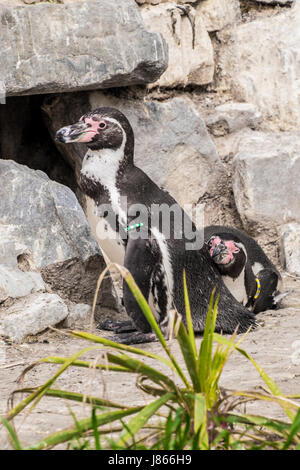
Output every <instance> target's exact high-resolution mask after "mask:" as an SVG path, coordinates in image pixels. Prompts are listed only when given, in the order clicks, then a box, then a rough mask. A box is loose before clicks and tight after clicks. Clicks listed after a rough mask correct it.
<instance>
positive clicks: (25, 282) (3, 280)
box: [0, 264, 45, 303]
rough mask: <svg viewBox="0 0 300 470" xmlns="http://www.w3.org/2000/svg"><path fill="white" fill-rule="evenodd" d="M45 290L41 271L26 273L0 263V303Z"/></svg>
mask: <svg viewBox="0 0 300 470" xmlns="http://www.w3.org/2000/svg"><path fill="white" fill-rule="evenodd" d="M44 290H45V284H44V282H43V279H42V276H41V275H40V274H39V273H34V272H28V273H24V272H23V271H21V270H20V269H12V268H11V267H8V266H4V265H2V264H0V303H1V302H4V301H5V300H7V299H9V298H12V299H16V298H18V297H24V296H26V295H29V294H32V293H34V292H39V291H44Z"/></svg>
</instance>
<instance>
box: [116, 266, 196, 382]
mask: <svg viewBox="0 0 300 470" xmlns="http://www.w3.org/2000/svg"><path fill="white" fill-rule="evenodd" d="M124 279H125V281H126V283H127V284H128V286H129V288H130V290H131V292H132V294H133V296H134V298H135V299H136V301H137V302H138V304H139V306H140V307H141V309H142V311H143V313H144V315H145V317H146V319H147V320H148V323H149V324H150V326H151V328H152V329H153V331H154V333H155V334H156V336H157V338H158V340H159V341H160V343H161V345H162V346H163V348H164V350H165V352H166V353H167V355H168V356H169V358H170V359H171V362H172V364H173V366H174V368H175V370H176V372H177V374H178V376H179V377H180V378H181V380H182V381H183V383H184V384H185V386H186V387H189V383H188V380H187V378H186V377H185V375H184V373H183V371H182V369H181V367H180V366H179V364H178V362H177V361H176V359H175V357H174V355H173V354H172V353H171V351H170V349H169V348H168V346H167V343H166V340H165V338H164V337H163V334H162V332H161V330H160V328H159V326H158V324H157V321H156V320H155V317H154V315H153V313H152V310H151V308H150V307H149V305H148V303H147V301H146V299H145V297H144V296H143V294H142V292H141V290H140V289H139V287H138V286H137V284H136V282H135V281H134V279H133V277H132V275H131V274H130V273H129V272H128V274H127V275H124Z"/></svg>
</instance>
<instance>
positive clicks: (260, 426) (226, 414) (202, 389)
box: [2, 266, 300, 450]
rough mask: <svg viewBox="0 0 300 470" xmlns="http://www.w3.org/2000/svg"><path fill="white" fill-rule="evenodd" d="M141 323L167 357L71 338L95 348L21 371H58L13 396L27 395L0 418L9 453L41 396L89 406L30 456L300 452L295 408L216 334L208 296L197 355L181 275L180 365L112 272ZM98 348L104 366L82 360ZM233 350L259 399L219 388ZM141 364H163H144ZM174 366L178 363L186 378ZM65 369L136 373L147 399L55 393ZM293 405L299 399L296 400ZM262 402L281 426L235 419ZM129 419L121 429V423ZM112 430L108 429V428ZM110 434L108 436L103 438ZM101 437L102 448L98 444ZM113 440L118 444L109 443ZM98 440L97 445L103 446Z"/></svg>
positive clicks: (299, 415)
mask: <svg viewBox="0 0 300 470" xmlns="http://www.w3.org/2000/svg"><path fill="white" fill-rule="evenodd" d="M117 268H118V269H119V270H120V272H121V274H122V276H123V277H124V279H125V281H126V282H127V284H128V285H129V287H130V289H131V291H132V293H133V295H134V296H135V298H136V300H137V301H138V303H139V305H140V307H141V309H142V311H143V313H144V315H145V317H146V318H147V320H148V322H149V323H150V325H151V327H152V329H153V331H154V332H155V333H156V335H157V338H158V341H159V342H160V343H161V346H162V348H163V351H164V353H165V355H166V356H163V355H158V354H154V353H152V352H149V351H147V350H143V349H139V348H136V347H132V346H127V345H122V344H118V343H115V342H113V341H110V340H109V339H106V338H100V337H99V336H96V335H93V334H89V333H85V332H80V331H73V332H70V333H69V334H70V335H72V336H74V337H77V338H82V339H85V340H86V341H87V342H91V343H93V346H89V347H87V348H85V349H83V350H81V351H79V352H77V353H76V354H74V355H73V356H72V357H70V358H63V357H47V358H44V359H41V360H40V361H37V362H36V363H35V364H32V365H31V366H30V367H28V368H27V369H25V371H24V372H23V377H24V376H25V375H26V373H27V372H28V371H29V370H30V369H32V368H33V367H36V366H37V365H38V364H42V363H43V364H45V363H50V364H58V365H60V368H59V369H58V371H57V372H56V374H55V375H54V376H53V377H52V378H50V379H49V380H48V381H47V382H46V383H45V384H43V385H41V386H40V387H36V388H22V389H21V390H17V391H16V392H15V393H20V392H22V393H26V394H28V396H27V397H26V398H25V399H24V400H22V401H21V402H20V403H19V404H18V405H16V406H15V407H13V408H12V409H11V410H10V411H9V412H8V413H7V415H6V416H5V418H3V419H2V423H3V425H4V426H6V428H7V430H8V432H9V435H10V436H11V442H12V445H13V446H14V448H18V449H20V448H21V444H20V442H19V439H18V436H17V433H16V432H15V430H14V428H13V426H12V425H11V424H10V422H11V421H12V420H13V418H14V417H15V416H17V415H19V414H20V413H21V412H22V411H23V410H24V409H25V408H26V409H27V410H29V411H31V410H32V409H33V408H34V407H35V406H36V404H37V403H38V402H39V401H40V400H41V399H42V397H43V396H51V397H55V398H58V399H64V400H68V401H69V402H71V401H79V402H86V403H89V404H90V406H91V417H89V418H86V419H82V420H76V419H75V417H73V418H74V426H73V427H71V428H69V429H65V430H63V431H60V432H56V433H54V434H51V435H49V436H47V437H45V438H44V439H43V440H41V441H39V442H37V443H36V444H34V445H32V446H30V447H29V448H30V449H45V448H50V447H53V446H56V445H58V444H61V443H69V445H71V447H72V448H77V449H78V448H80V449H84V448H91V446H92V448H95V449H99V450H100V449H102V448H103V447H106V448H107V447H110V448H113V449H128V448H134V449H140V448H146V446H148V448H149V447H150V448H153V449H164V450H168V449H171V450H173V449H187V448H188V449H259V448H265V447H267V448H274V449H287V448H291V447H292V448H299V445H300V412H299V405H298V404H297V403H296V402H295V401H294V400H293V399H292V398H291V397H288V396H285V395H283V393H282V392H281V391H280V389H279V388H278V386H277V385H276V384H275V382H274V381H273V380H272V379H271V378H270V377H269V376H268V375H267V374H266V372H265V371H264V370H263V369H262V368H261V367H260V366H259V365H258V364H257V363H256V361H255V360H254V359H253V358H252V357H251V356H250V355H249V354H248V353H247V352H246V351H244V350H243V349H242V348H241V347H240V344H241V342H242V340H243V337H242V338H240V339H239V340H238V341H236V336H237V334H236V333H235V334H234V335H233V336H232V338H230V339H228V338H225V337H223V336H221V335H219V334H216V333H214V328H215V322H216V317H217V305H218V298H216V299H215V292H213V293H212V296H211V299H210V304H209V309H208V313H207V319H206V325H205V330H204V334H203V339H202V341H201V344H200V347H198V348H197V344H196V340H195V335H194V331H193V327H192V319H191V312H190V305H189V297H188V292H187V286H186V279H185V273H184V275H183V283H184V296H185V307H186V325H185V324H184V323H183V322H182V319H181V317H180V315H179V314H178V313H177V312H175V313H174V319H173V324H172V326H171V336H173V337H174V339H173V341H178V344H179V347H180V351H181V358H180V359H181V360H180V361H179V360H178V359H177V358H175V356H174V354H173V353H172V350H171V346H170V345H171V344H172V341H171V343H168V342H167V341H166V340H165V338H164V337H163V335H162V333H161V331H160V329H159V326H158V324H157V322H156V320H155V318H154V316H153V314H152V312H151V309H150V307H149V306H148V304H147V302H146V300H145V298H144V297H143V295H142V293H141V292H140V290H139V288H138V286H137V285H136V283H135V282H134V279H133V278H132V276H131V274H130V273H129V272H128V271H127V270H125V268H122V267H119V266H117ZM105 273H106V270H105V271H104V273H102V275H101V276H100V278H99V281H98V285H97V291H96V294H95V299H94V307H95V304H96V298H97V294H98V290H99V288H100V285H101V282H102V280H103V278H104V275H105ZM99 348H101V350H102V351H105V357H106V360H105V361H104V362H103V363H96V364H94V363H92V362H91V361H85V360H82V359H80V357H81V356H83V355H84V354H85V353H87V352H90V351H92V350H97V349H99ZM234 351H237V352H239V353H240V354H242V355H243V356H245V357H246V358H247V359H248V360H249V361H250V362H251V363H252V364H253V366H254V367H255V368H256V370H257V372H258V373H259V375H260V376H261V378H262V379H263V380H264V382H265V384H266V390H263V391H261V392H259V393H258V392H247V391H226V390H223V389H221V388H220V386H219V380H220V376H221V374H222V371H223V368H224V366H225V364H226V362H227V361H228V359H229V357H230V355H231V354H232V353H233V352H234ZM147 359H152V360H154V361H155V363H157V364H160V365H163V368H164V371H166V372H161V371H160V370H159V369H158V368H157V367H153V366H150V365H148V364H147V362H146V361H147ZM180 364H184V365H185V368H186V371H187V372H184V369H183V367H182V366H181V365H180ZM68 367H85V368H91V367H93V368H95V369H96V370H97V369H101V370H108V371H115V372H118V373H122V374H124V373H134V374H136V376H137V386H138V387H139V388H140V389H141V390H143V391H144V392H145V393H147V394H148V395H150V396H151V397H153V399H152V401H151V402H150V403H149V404H147V405H143V406H136V407H126V406H124V405H120V404H117V403H113V402H111V401H109V400H104V399H101V398H99V397H93V396H85V395H84V394H81V393H74V392H70V391H65V390H58V389H55V388H53V386H54V384H55V382H56V380H57V379H58V377H59V376H60V375H61V374H63V373H64V371H65V370H66V369H67V368H68ZM293 398H294V399H295V398H299V396H294V397H293ZM255 400H265V401H269V402H272V403H274V404H276V405H278V406H280V407H281V408H282V409H283V411H284V412H285V414H286V417H287V422H285V421H280V420H274V419H269V418H266V417H262V416H255V415H250V414H245V413H242V412H238V411H237V410H238V409H239V407H240V405H241V404H243V403H246V402H249V401H255ZM126 417H130V418H129V421H127V422H125V421H124V418H126ZM111 423H117V424H118V426H117V427H115V428H114V429H112V428H111V427H109V428H107V426H106V425H108V424H109V425H110V426H111ZM112 432H113V433H114V434H113V436H114V437H113V438H112V437H108V436H109V435H111V433H112ZM103 436H104V441H103ZM115 436H116V437H115ZM101 439H102V440H101Z"/></svg>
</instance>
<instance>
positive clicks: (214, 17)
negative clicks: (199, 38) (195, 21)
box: [197, 0, 241, 32]
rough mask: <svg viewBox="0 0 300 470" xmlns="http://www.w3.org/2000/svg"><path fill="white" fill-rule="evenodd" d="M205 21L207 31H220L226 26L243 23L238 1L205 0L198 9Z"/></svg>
mask: <svg viewBox="0 0 300 470" xmlns="http://www.w3.org/2000/svg"><path fill="white" fill-rule="evenodd" d="M197 11H199V12H200V13H201V14H202V16H203V20H204V24H205V27H206V29H207V31H209V32H214V31H220V30H221V29H223V28H225V27H226V26H229V25H232V24H235V23H238V22H240V21H241V10H240V3H239V1H238V0H204V1H201V2H200V4H199V6H198V7H197Z"/></svg>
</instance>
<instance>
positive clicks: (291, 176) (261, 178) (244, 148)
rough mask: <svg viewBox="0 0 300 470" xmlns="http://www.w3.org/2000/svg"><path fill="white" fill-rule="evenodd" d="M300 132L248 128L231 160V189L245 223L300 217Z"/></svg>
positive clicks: (298, 218)
mask: <svg viewBox="0 0 300 470" xmlns="http://www.w3.org/2000/svg"><path fill="white" fill-rule="evenodd" d="M299 175H300V133H299V132H282V133H272V132H269V133H264V132H250V131H249V132H248V133H247V135H244V136H243V137H241V139H240V142H239V145H238V152H237V154H236V156H235V157H234V160H233V179H232V182H233V191H234V198H235V202H236V206H237V209H238V211H239V214H240V216H241V218H242V220H243V222H244V223H245V224H246V225H247V224H250V225H256V224H257V223H260V224H262V225H265V224H267V223H268V222H269V223H270V224H271V225H273V226H275V227H277V226H278V225H280V224H285V223H287V222H290V221H298V222H299V221H300V205H299V200H300V185H299Z"/></svg>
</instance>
